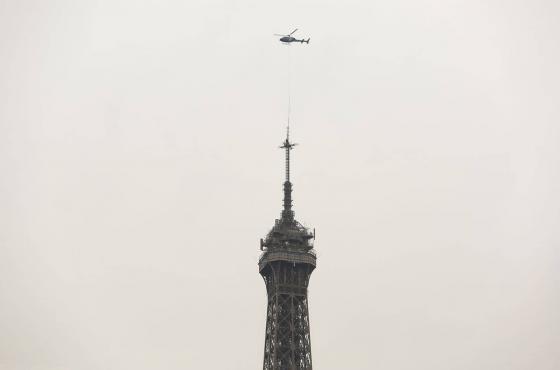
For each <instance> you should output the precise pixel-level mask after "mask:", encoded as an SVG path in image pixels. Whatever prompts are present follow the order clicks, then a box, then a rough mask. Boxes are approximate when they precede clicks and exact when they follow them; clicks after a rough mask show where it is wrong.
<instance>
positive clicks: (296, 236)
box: [259, 134, 316, 370]
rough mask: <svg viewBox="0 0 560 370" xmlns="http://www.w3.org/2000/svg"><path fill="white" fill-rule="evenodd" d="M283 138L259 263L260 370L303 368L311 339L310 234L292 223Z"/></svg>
mask: <svg viewBox="0 0 560 370" xmlns="http://www.w3.org/2000/svg"><path fill="white" fill-rule="evenodd" d="M294 145H295V144H292V143H290V141H289V134H288V135H287V137H286V140H285V141H284V143H283V145H282V146H281V148H283V149H285V150H286V181H285V182H284V202H283V205H284V207H283V210H282V214H281V218H280V219H279V220H276V222H275V224H274V227H273V228H272V230H270V232H269V233H268V235H267V236H266V238H265V239H261V250H263V254H262V256H261V258H260V259H259V272H260V274H261V275H262V277H263V279H264V281H265V284H266V290H267V295H268V307H267V311H266V331H265V343H264V361H263V369H264V370H309V369H312V362H311V336H310V330H309V309H308V303H307V287H308V285H309V279H310V277H311V273H312V272H313V270H314V269H315V265H316V255H315V251H314V250H313V243H312V241H313V240H314V239H315V232H313V233H311V232H310V231H309V230H308V229H307V228H305V227H303V226H302V225H301V224H300V223H299V222H297V221H296V220H295V219H294V212H293V211H292V197H291V193H292V183H291V182H290V150H291V149H293V147H294Z"/></svg>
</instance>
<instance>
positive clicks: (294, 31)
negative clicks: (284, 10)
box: [289, 28, 298, 36]
mask: <svg viewBox="0 0 560 370" xmlns="http://www.w3.org/2000/svg"><path fill="white" fill-rule="evenodd" d="M297 30H298V29H297V28H296V29H295V30H293V31H292V33H290V35H289V36H292V35H293V34H294V33H296V31H297Z"/></svg>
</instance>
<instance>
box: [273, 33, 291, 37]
mask: <svg viewBox="0 0 560 370" xmlns="http://www.w3.org/2000/svg"><path fill="white" fill-rule="evenodd" d="M274 36H282V37H286V36H288V35H280V34H278V33H275V34H274Z"/></svg>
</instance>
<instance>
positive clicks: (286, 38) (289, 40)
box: [274, 28, 311, 44]
mask: <svg viewBox="0 0 560 370" xmlns="http://www.w3.org/2000/svg"><path fill="white" fill-rule="evenodd" d="M297 30H298V29H297V28H296V29H295V30H293V31H292V33H290V34H288V35H279V34H277V33H275V34H274V36H282V38H281V39H280V41H282V42H283V43H284V44H290V43H292V42H301V43H302V44H303V43H304V42H305V43H307V44H309V40H311V38H308V39H307V40H305V39H301V40H298V39H296V38H295V37H293V36H292V35H293V34H294V33H295V32H296V31H297Z"/></svg>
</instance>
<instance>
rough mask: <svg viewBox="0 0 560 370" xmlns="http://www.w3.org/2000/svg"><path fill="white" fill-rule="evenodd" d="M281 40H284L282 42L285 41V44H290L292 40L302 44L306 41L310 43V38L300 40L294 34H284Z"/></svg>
mask: <svg viewBox="0 0 560 370" xmlns="http://www.w3.org/2000/svg"><path fill="white" fill-rule="evenodd" d="M280 41H282V42H283V43H285V44H289V43H290V42H301V43H302V44H303V43H304V42H306V43H308V44H309V39H307V40H303V39H302V40H298V39H296V38H295V37H292V36H284V37H282V38H281V39H280Z"/></svg>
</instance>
